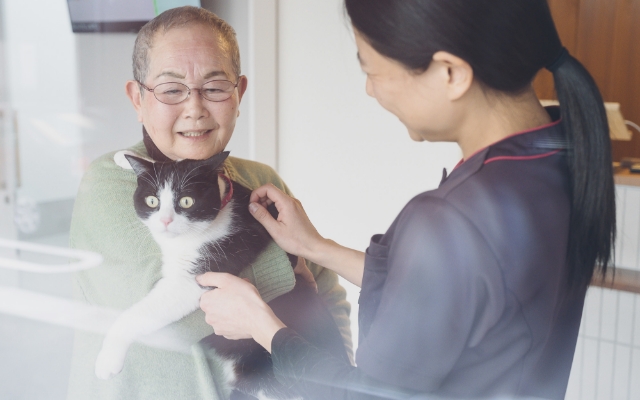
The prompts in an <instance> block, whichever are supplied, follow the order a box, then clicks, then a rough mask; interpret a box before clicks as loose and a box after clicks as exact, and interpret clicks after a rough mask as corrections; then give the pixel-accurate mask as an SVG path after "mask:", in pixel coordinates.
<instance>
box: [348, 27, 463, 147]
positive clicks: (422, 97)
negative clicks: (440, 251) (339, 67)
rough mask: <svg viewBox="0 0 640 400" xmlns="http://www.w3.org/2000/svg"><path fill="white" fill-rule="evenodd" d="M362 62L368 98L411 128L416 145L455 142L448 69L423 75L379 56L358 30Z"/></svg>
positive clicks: (434, 66) (435, 66) (432, 68)
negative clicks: (374, 100) (448, 91)
mask: <svg viewBox="0 0 640 400" xmlns="http://www.w3.org/2000/svg"><path fill="white" fill-rule="evenodd" d="M354 31H355V39H356V46H357V47H358V59H359V61H360V65H361V67H362V70H363V71H364V72H365V73H366V75H367V84H366V85H367V86H366V90H367V94H368V95H369V96H371V97H374V98H375V99H376V100H377V101H378V103H380V105H381V106H382V107H384V108H385V109H386V110H388V111H389V112H391V113H392V114H394V115H395V116H396V117H398V118H399V119H400V121H401V122H402V123H403V124H404V125H405V126H406V127H407V130H408V131H409V136H410V137H411V139H413V140H415V141H423V140H429V141H454V140H455V138H453V137H451V134H450V132H451V122H450V121H452V118H453V117H454V110H453V108H452V107H451V102H450V101H449V98H448V93H447V86H446V82H447V80H448V76H447V72H446V68H442V66H441V65H438V64H437V63H436V62H432V64H431V65H430V66H429V68H428V69H427V70H426V71H424V72H422V73H414V72H412V71H409V70H407V68H405V67H404V66H403V65H402V64H400V63H398V62H396V61H394V60H392V59H389V58H387V57H385V56H383V55H381V54H380V53H378V52H377V51H376V50H375V49H374V48H373V47H371V45H370V44H369V43H368V42H367V41H366V40H365V39H364V37H363V36H362V35H361V34H360V33H359V32H358V31H357V30H355V29H354Z"/></svg>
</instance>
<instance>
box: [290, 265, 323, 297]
mask: <svg viewBox="0 0 640 400" xmlns="http://www.w3.org/2000/svg"><path fill="white" fill-rule="evenodd" d="M293 272H294V273H295V274H296V275H300V276H301V277H302V279H304V281H305V282H306V283H308V284H309V285H310V286H312V287H313V288H314V289H315V291H316V293H318V284H317V283H316V278H315V276H313V272H311V270H310V269H309V267H307V263H306V262H305V259H304V258H302V257H298V263H297V264H296V267H295V268H294V269H293Z"/></svg>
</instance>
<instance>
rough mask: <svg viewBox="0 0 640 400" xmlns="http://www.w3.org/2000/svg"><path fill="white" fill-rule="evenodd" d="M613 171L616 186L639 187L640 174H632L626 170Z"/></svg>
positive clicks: (616, 169) (617, 169) (615, 169)
mask: <svg viewBox="0 0 640 400" xmlns="http://www.w3.org/2000/svg"><path fill="white" fill-rule="evenodd" d="M613 171H614V175H613V179H614V181H615V183H616V185H624V186H640V174H632V173H631V172H629V170H628V169H627V168H614V170H613Z"/></svg>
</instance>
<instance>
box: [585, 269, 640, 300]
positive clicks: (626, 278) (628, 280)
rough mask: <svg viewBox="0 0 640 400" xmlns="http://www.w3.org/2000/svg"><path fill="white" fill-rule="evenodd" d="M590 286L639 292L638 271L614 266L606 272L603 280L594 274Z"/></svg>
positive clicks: (639, 273) (639, 275) (639, 276)
mask: <svg viewBox="0 0 640 400" xmlns="http://www.w3.org/2000/svg"><path fill="white" fill-rule="evenodd" d="M591 286H599V287H603V288H607V289H613V290H621V291H624V292H631V293H637V294H640V271H634V270H630V269H626V268H621V267H616V268H615V269H614V270H613V271H611V272H608V273H607V276H606V278H605V279H604V280H602V277H601V276H594V278H593V280H592V281H591Z"/></svg>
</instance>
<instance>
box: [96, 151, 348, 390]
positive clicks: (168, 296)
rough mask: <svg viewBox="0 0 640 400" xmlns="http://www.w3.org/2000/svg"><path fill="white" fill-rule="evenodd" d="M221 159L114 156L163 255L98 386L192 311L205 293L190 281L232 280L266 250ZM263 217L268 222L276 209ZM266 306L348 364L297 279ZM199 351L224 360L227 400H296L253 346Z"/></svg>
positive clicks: (212, 339)
mask: <svg viewBox="0 0 640 400" xmlns="http://www.w3.org/2000/svg"><path fill="white" fill-rule="evenodd" d="M227 156H228V152H223V153H221V154H218V155H216V156H213V157H211V158H209V159H207V160H183V161H174V162H153V161H151V160H147V159H143V158H140V157H136V156H133V155H131V154H125V152H119V153H117V154H116V157H115V159H116V162H117V163H118V164H119V165H121V166H122V167H125V168H131V169H133V171H134V172H135V173H136V175H137V178H138V187H137V189H136V191H135V194H134V207H135V210H136V213H137V215H138V217H139V218H140V219H141V221H142V222H143V223H144V224H145V225H146V226H147V227H148V228H149V230H150V231H151V234H152V236H153V238H154V240H155V241H156V242H157V243H158V245H159V247H160V249H161V251H162V278H161V279H160V280H159V281H158V282H157V283H156V284H155V286H154V287H153V289H152V290H151V291H150V292H149V294H148V295H147V296H145V297H144V298H143V299H142V300H140V301H139V302H138V303H136V304H135V305H133V306H132V307H130V308H129V309H127V310H125V311H124V312H123V313H122V314H121V316H120V317H119V318H118V319H117V320H116V322H115V323H114V325H113V326H112V327H111V328H110V329H109V331H108V332H107V334H106V337H105V339H104V342H103V346H102V349H101V351H100V353H99V354H98V359H97V361H96V366H95V373H96V375H97V376H98V377H99V378H102V379H108V378H110V377H111V376H113V375H115V374H117V373H119V372H120V370H121V369H122V366H123V364H124V358H125V356H126V352H127V349H128V348H129V346H130V345H131V344H132V343H133V342H134V341H135V340H136V339H137V338H139V337H140V336H143V335H146V334H149V333H152V332H154V331H156V330H158V329H160V328H162V327H164V326H166V325H168V324H170V323H171V322H174V321H177V320H179V319H180V318H182V317H184V316H185V315H187V314H190V313H191V312H193V311H195V310H196V309H198V307H199V299H200V296H201V295H202V294H203V293H204V292H205V291H206V290H207V289H209V288H203V287H201V286H199V285H198V284H197V282H196V281H195V276H196V275H199V274H202V273H205V272H209V271H214V272H227V273H231V274H234V275H238V274H239V273H240V271H241V270H242V269H243V268H245V267H246V266H248V265H250V264H251V263H252V262H253V261H254V260H255V259H256V258H257V256H258V255H259V254H260V252H262V251H263V250H264V249H265V248H266V246H267V245H268V244H269V243H270V241H271V237H270V236H269V234H268V233H267V231H266V230H265V229H264V227H263V226H262V225H261V224H260V223H259V222H257V221H256V220H255V219H254V218H253V217H252V216H251V214H250V213H249V211H248V204H249V198H250V195H251V191H250V190H249V189H247V188H245V187H244V186H242V185H240V184H238V183H237V182H233V181H231V180H230V179H229V178H227V177H226V176H225V175H223V174H222V164H223V162H224V160H225V159H226V158H227ZM125 158H126V160H125ZM270 212H272V214H274V213H275V212H276V211H275V207H273V208H271V210H270ZM290 261H291V264H292V266H295V264H296V262H297V257H294V256H291V255H290ZM214 290H215V289H214ZM269 305H270V306H271V308H272V309H273V311H274V313H275V314H276V315H277V316H278V317H279V318H280V319H281V320H282V321H283V322H284V323H285V324H286V325H287V326H289V327H290V328H292V329H295V330H296V331H298V333H300V334H301V335H302V336H303V337H305V338H306V339H307V340H309V341H310V342H311V343H313V344H314V345H316V346H317V347H320V348H323V349H327V350H328V351H330V352H331V353H332V354H334V355H335V356H336V357H338V358H342V359H345V360H347V361H348V356H347V353H346V350H345V347H344V344H343V341H342V337H341V335H340V332H339V330H338V328H337V326H336V324H335V322H334V320H333V318H332V316H331V314H330V313H329V311H328V310H327V308H326V306H325V305H324V303H323V302H322V300H321V299H320V297H319V296H318V295H317V294H316V293H315V290H314V289H313V288H312V287H311V286H309V285H307V284H305V283H304V281H301V280H300V279H299V278H297V279H296V286H295V288H294V289H293V290H292V291H291V292H290V293H287V294H285V295H283V296H280V297H278V298H276V299H274V300H272V301H271V302H270V303H269ZM201 345H202V346H204V347H205V349H208V350H212V351H214V352H215V353H216V354H217V355H218V356H219V357H221V358H222V359H223V360H226V363H227V367H228V368H226V370H227V371H228V372H230V373H229V376H228V383H229V384H230V385H231V386H232V387H234V388H235V390H234V391H233V392H232V396H231V398H232V399H244V398H255V397H251V396H258V398H263V399H267V398H278V399H289V398H294V397H295V394H294V393H291V392H290V391H288V390H286V389H285V388H284V387H282V385H280V384H279V383H278V381H277V380H276V379H275V375H274V374H273V370H272V365H271V357H270V354H269V353H268V352H267V351H266V350H264V349H263V348H262V347H261V346H260V345H258V344H257V343H256V342H255V341H254V340H227V339H225V338H223V337H221V336H217V335H211V336H209V337H207V338H205V339H203V340H202V342H201Z"/></svg>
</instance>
